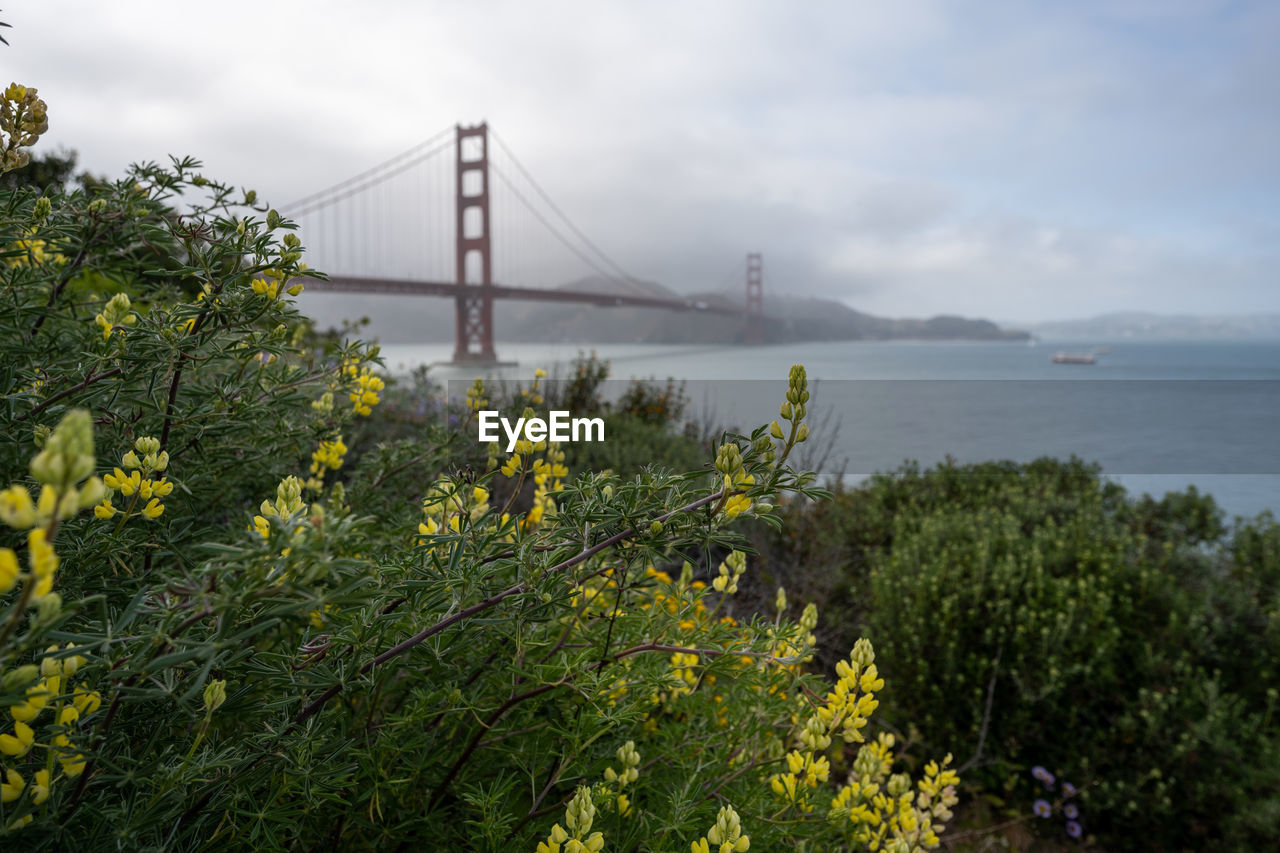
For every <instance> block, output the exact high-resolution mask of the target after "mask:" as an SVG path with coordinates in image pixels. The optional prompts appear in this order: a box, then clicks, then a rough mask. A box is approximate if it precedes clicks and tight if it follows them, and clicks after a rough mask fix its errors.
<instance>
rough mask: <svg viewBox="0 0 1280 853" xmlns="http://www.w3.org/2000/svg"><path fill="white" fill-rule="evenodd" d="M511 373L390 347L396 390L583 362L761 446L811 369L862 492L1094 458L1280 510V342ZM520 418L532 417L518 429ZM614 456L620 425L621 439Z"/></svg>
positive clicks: (528, 361)
mask: <svg viewBox="0 0 1280 853" xmlns="http://www.w3.org/2000/svg"><path fill="white" fill-rule="evenodd" d="M497 349H498V354H499V356H500V357H501V358H502V359H503V360H504V361H505V362H507V363H506V364H504V365H502V366H498V367H477V366H456V365H452V364H449V363H448V359H449V358H450V357H451V354H452V353H451V347H450V346H449V345H448V344H395V345H387V346H384V347H383V349H382V354H383V357H384V360H385V362H386V365H387V367H388V369H389V370H390V371H391V372H392V373H393V374H404V373H407V372H408V371H409V370H411V369H413V368H414V367H417V366H420V365H431V369H430V375H431V376H432V377H433V378H434V379H435V380H436V381H438V382H440V383H442V384H443V386H444V387H445V388H448V389H449V393H450V394H451V395H453V396H460V395H461V394H462V393H463V389H465V386H466V385H469V384H470V383H471V381H472V380H473V379H474V378H475V377H476V376H477V375H480V376H485V377H486V378H487V379H488V381H490V382H495V381H496V382H513V381H522V382H527V381H528V380H529V379H530V378H532V376H533V373H534V371H535V370H536V369H538V368H541V369H544V370H546V371H547V372H548V374H549V375H550V376H551V377H552V378H555V377H557V376H567V375H568V374H569V372H570V365H571V363H572V361H573V360H574V358H575V357H577V356H578V355H579V354H580V353H583V352H592V351H594V352H595V354H596V355H597V356H598V357H599V358H601V359H604V360H607V361H608V362H609V363H610V374H611V377H612V378H613V380H614V382H613V383H612V385H611V388H610V390H608V391H607V392H606V395H608V394H617V393H620V392H621V390H622V388H623V387H625V385H626V384H627V383H626V381H627V380H630V379H632V378H640V379H658V380H665V379H667V378H668V377H670V378H674V379H677V380H682V381H684V382H685V392H686V394H687V396H688V398H689V401H690V405H689V410H688V414H689V415H690V416H692V417H693V418H695V419H698V420H701V421H703V422H709V423H712V424H715V425H717V426H719V427H725V428H733V429H739V430H741V431H744V432H745V431H749V430H750V429H751V428H752V427H755V426H758V425H759V424H761V423H768V422H769V421H770V420H772V419H773V418H775V417H777V414H778V412H777V410H778V404H779V403H780V402H781V401H782V399H783V394H784V392H785V390H786V382H787V372H788V369H789V368H790V366H791V365H792V364H796V363H799V364H804V365H805V367H806V369H807V372H808V376H809V379H810V387H811V393H812V399H811V402H810V405H809V412H810V415H809V420H810V421H811V422H812V423H813V429H814V440H813V441H811V442H810V444H809V446H808V448H807V449H808V450H809V455H808V459H802V461H808V462H810V463H811V464H814V465H817V464H819V463H821V465H822V468H823V472H824V473H825V474H827V475H832V474H841V475H842V476H843V478H844V479H845V481H846V482H847V483H850V484H852V483H856V482H857V481H859V480H860V479H862V478H863V477H865V476H866V475H868V474H870V473H872V472H876V471H885V470H891V469H893V468H896V467H898V465H899V464H901V463H902V462H903V461H904V460H908V459H910V460H915V461H917V462H918V463H919V464H920V465H922V466H928V465H933V464H936V463H937V462H939V461H941V460H943V459H945V458H947V457H951V458H953V459H955V460H957V461H960V462H978V461H986V460H991V459H1012V460H1014V461H1018V462H1027V461H1030V460H1032V459H1035V458H1037V457H1040V456H1054V457H1059V458H1066V457H1068V456H1071V455H1075V456H1078V457H1080V458H1082V459H1085V460H1086V461H1091V462H1098V463H1100V464H1101V466H1102V469H1103V472H1104V473H1105V474H1106V475H1107V476H1108V477H1111V478H1113V479H1115V480H1117V481H1118V482H1120V483H1121V484H1122V485H1124V486H1125V487H1126V488H1127V489H1129V490H1130V491H1131V492H1134V493H1143V492H1147V493H1151V494H1153V495H1156V496H1160V495H1163V494H1164V493H1165V492H1168V491H1173V490H1181V489H1185V488H1186V487H1187V486H1188V485H1195V486H1196V487H1197V488H1198V489H1200V490H1201V491H1202V492H1208V493H1209V494H1212V495H1213V496H1214V498H1215V499H1216V500H1217V501H1218V503H1219V504H1220V505H1221V506H1222V507H1223V508H1224V509H1225V510H1226V512H1227V513H1228V515H1243V516H1252V515H1255V514H1257V513H1259V512H1262V511H1264V510H1271V511H1277V510H1280V341H1193V342H1182V341H1169V342H1145V341H1144V342H1135V341H1126V342H1117V343H1112V344H1110V345H1108V346H1106V347H1103V348H1101V352H1100V353H1098V354H1097V355H1096V361H1095V363H1094V364H1089V365H1081V364H1055V363H1053V361H1052V356H1053V355H1054V353H1055V352H1058V351H1060V350H1067V351H1071V352H1073V353H1079V352H1093V351H1094V350H1093V348H1082V347H1081V346H1080V345H1079V344H1078V343H1075V344H1067V343H1055V342H1052V341H1039V342H1033V343H1032V344H1028V343H1026V342H991V343H989V342H954V343H953V342H947V343H936V342H911V341H875V342H870V341H838V342H823V343H807V344H786V345H776V346H760V347H730V346H715V347H705V346H681V345H644V344H618V345H594V346H593V345H571V344H500V345H499V346H498V348H497ZM515 414H516V415H518V413H515ZM606 440H608V435H607V424H606Z"/></svg>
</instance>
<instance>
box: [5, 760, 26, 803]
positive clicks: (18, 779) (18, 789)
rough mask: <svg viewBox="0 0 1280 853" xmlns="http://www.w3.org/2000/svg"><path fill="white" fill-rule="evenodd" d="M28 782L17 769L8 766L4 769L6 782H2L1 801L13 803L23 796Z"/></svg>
mask: <svg viewBox="0 0 1280 853" xmlns="http://www.w3.org/2000/svg"><path fill="white" fill-rule="evenodd" d="M26 787H27V783H26V782H24V781H23V779H22V774H21V773H19V772H18V771H17V770H14V769H12V768H8V769H6V770H5V771H4V782H3V783H0V803H12V802H13V801H14V800H16V799H18V797H21V796H22V792H23V790H24V789H25V788H26Z"/></svg>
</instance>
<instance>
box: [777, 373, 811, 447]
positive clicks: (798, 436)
mask: <svg viewBox="0 0 1280 853" xmlns="http://www.w3.org/2000/svg"><path fill="white" fill-rule="evenodd" d="M808 402H809V378H808V376H807V375H806V373H805V369H804V365H803V364H793V365H791V375H790V377H789V378H788V380H787V399H786V400H785V401H784V402H783V403H782V406H781V407H780V408H779V409H778V414H779V415H781V417H782V419H783V420H784V421H788V422H789V423H790V424H791V428H792V434H793V435H794V436H795V443H796V444H800V443H801V442H804V441H806V440H808V438H809V425H808V424H803V423H800V422H801V421H802V420H804V415H805V405H806V404H807V403H808ZM769 434H770V435H771V436H773V437H774V438H776V439H780V440H782V441H786V438H784V436H783V432H782V427H781V426H780V425H779V424H778V422H777V421H774V422H773V423H771V424H769Z"/></svg>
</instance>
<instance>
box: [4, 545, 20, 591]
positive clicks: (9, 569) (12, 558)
mask: <svg viewBox="0 0 1280 853" xmlns="http://www.w3.org/2000/svg"><path fill="white" fill-rule="evenodd" d="M17 581H18V555H17V554H15V553H14V552H13V549H11V548H0V595H3V594H4V593H6V592H8V591H9V590H11V589H13V585H14V584H15V583H17Z"/></svg>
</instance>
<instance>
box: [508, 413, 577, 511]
mask: <svg viewBox="0 0 1280 853" xmlns="http://www.w3.org/2000/svg"><path fill="white" fill-rule="evenodd" d="M521 417H524V418H526V419H528V418H532V417H534V411H533V409H531V408H525V410H524V412H523V414H522V415H521ZM538 454H541V455H538ZM564 459H565V454H564V451H563V450H561V449H560V443H559V442H555V441H547V440H545V439H543V440H540V441H536V442H535V441H530V440H529V439H527V438H521V439H519V440H517V441H516V444H515V449H514V450H513V451H512V453H511V456H509V457H508V458H507V461H506V462H505V463H503V465H502V469H501V470H502V473H503V475H504V476H506V477H515V476H516V475H517V474H518V475H519V479H518V480H517V481H516V490H517V491H519V489H520V486H521V485H523V483H524V478H525V477H526V476H527V475H528V474H529V473H530V472H532V474H533V484H534V490H533V504H532V506H530V507H529V511H528V512H527V513H526V514H525V516H524V518H522V519H521V520H520V527H521V529H522V530H523V529H528V528H531V527H536V526H537V525H539V524H541V523H542V520H543V519H544V518H549V517H551V516H554V515H555V514H556V512H557V507H556V502H555V501H554V500H553V499H552V497H551V492H557V491H559V490H560V489H562V488H564V478H565V477H567V476H569V469H568V467H567V466H566V465H565V464H564ZM526 462H527V464H526Z"/></svg>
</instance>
